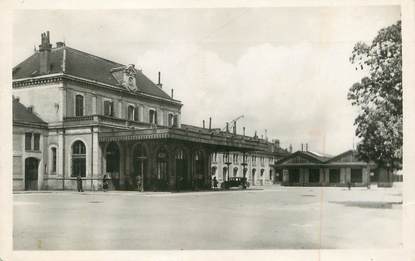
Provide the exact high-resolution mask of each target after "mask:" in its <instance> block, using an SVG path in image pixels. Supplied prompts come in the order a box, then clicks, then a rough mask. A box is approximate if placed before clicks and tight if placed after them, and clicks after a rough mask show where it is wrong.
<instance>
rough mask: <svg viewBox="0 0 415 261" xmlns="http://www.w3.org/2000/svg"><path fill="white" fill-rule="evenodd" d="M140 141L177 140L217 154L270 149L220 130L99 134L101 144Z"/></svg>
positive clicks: (250, 139)
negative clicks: (206, 147)
mask: <svg viewBox="0 0 415 261" xmlns="http://www.w3.org/2000/svg"><path fill="white" fill-rule="evenodd" d="M139 140H166V141H168V140H175V141H183V142H188V143H199V144H203V145H207V146H209V147H211V148H212V149H213V150H215V151H217V152H221V151H241V152H245V151H247V152H248V151H265V150H267V148H268V142H267V141H266V140H263V139H259V138H253V137H248V136H243V135H238V134H232V133H229V132H224V131H220V130H218V129H211V130H210V129H205V128H154V129H135V130H128V131H119V130H114V131H110V132H100V133H99V141H100V142H111V141H139Z"/></svg>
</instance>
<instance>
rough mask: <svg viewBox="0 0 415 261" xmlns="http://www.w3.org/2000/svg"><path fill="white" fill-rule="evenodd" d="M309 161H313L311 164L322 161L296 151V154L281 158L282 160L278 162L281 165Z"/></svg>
mask: <svg viewBox="0 0 415 261" xmlns="http://www.w3.org/2000/svg"><path fill="white" fill-rule="evenodd" d="M307 163H311V164H319V163H321V161H319V160H317V159H315V158H313V157H311V156H309V155H307V154H304V153H301V152H296V153H294V154H291V155H290V156H288V157H286V158H283V159H281V160H280V161H278V163H277V164H279V165H286V164H287V165H288V164H307Z"/></svg>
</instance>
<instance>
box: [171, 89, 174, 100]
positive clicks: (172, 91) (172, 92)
mask: <svg viewBox="0 0 415 261" xmlns="http://www.w3.org/2000/svg"><path fill="white" fill-rule="evenodd" d="M173 94H174V90H173V89H171V98H172V99H173Z"/></svg>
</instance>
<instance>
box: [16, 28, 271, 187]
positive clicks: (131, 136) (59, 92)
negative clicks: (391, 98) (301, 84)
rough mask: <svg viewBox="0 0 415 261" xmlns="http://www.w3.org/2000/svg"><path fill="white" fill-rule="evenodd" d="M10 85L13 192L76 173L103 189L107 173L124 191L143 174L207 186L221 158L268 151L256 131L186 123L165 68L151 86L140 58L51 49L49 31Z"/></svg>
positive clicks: (155, 183)
mask: <svg viewBox="0 0 415 261" xmlns="http://www.w3.org/2000/svg"><path fill="white" fill-rule="evenodd" d="M12 84H13V189H14V190H38V189H42V190H48V189H51V190H73V189H75V188H76V179H77V177H78V176H80V177H81V179H82V184H83V188H84V189H85V190H100V189H102V183H103V178H104V175H107V176H108V178H109V179H110V181H111V182H110V189H116V190H130V189H136V183H137V179H138V178H139V177H140V179H141V180H142V181H143V188H144V190H145V191H146V190H157V191H173V190H178V189H182V190H187V189H208V188H210V187H211V179H212V165H215V163H212V162H216V161H215V159H216V156H215V155H218V154H220V155H227V157H229V155H236V154H237V155H239V156H241V157H242V155H244V156H243V157H242V159H241V163H244V160H245V159H247V158H248V157H247V156H246V155H250V153H253V152H256V153H260V152H261V151H267V150H268V149H269V148H270V142H268V141H266V140H264V139H260V138H258V137H248V136H245V135H239V134H236V133H232V132H229V131H221V130H220V129H214V128H211V126H210V124H209V127H208V128H205V127H204V126H203V127H196V126H191V125H186V124H183V123H182V122H181V108H182V106H183V104H182V103H181V102H180V101H179V100H177V99H175V98H174V97H173V91H172V92H171V94H170V95H169V94H167V93H166V92H165V91H164V89H163V86H162V84H161V82H160V74H159V82H158V83H153V82H152V81H151V80H150V79H149V78H147V77H146V76H145V75H144V74H143V72H142V71H141V70H137V69H136V68H135V66H134V65H123V64H120V63H116V62H113V61H109V60H107V59H104V58H101V57H98V56H95V55H92V54H89V53H85V52H83V51H80V50H77V49H74V48H71V47H68V46H66V45H65V43H63V42H58V43H56V46H52V44H51V43H50V38H49V32H47V33H43V34H42V35H41V44H40V45H39V49H38V50H35V52H34V53H33V55H31V56H30V57H28V58H27V59H25V60H24V61H22V62H21V63H20V64H18V65H16V66H15V67H14V68H13V82H12ZM233 153H235V154H233ZM271 154H272V153H271ZM271 154H270V155H271ZM274 154H275V153H273V154H272V155H273V157H275V155H274ZM255 155H257V154H255ZM258 155H259V154H258ZM267 164H268V165H269V162H267ZM228 167H229V166H228ZM216 168H219V166H216ZM220 168H222V166H220ZM228 169H229V168H228ZM238 171H239V170H238ZM250 171H251V172H252V170H250ZM269 171H270V170H264V171H262V170H258V172H259V173H261V172H269ZM229 173H230V172H229V171H228V174H229ZM263 174H265V173H263Z"/></svg>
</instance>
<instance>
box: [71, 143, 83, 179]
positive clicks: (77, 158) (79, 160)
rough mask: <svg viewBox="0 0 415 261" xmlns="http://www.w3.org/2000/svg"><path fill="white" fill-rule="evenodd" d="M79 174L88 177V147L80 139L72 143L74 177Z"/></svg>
mask: <svg viewBox="0 0 415 261" xmlns="http://www.w3.org/2000/svg"><path fill="white" fill-rule="evenodd" d="M78 175H80V176H81V177H86V148H85V144H84V143H83V142H82V141H80V140H78V141H75V142H74V144H73V145H72V177H77V176H78Z"/></svg>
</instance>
